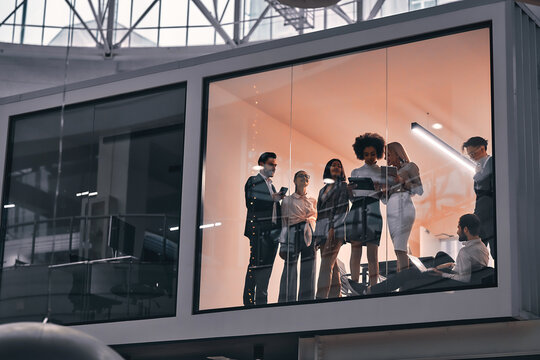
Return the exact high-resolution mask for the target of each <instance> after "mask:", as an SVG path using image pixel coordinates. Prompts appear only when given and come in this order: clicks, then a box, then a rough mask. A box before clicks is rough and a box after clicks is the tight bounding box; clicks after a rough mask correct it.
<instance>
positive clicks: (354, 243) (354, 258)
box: [346, 133, 385, 285]
mask: <svg viewBox="0 0 540 360" xmlns="http://www.w3.org/2000/svg"><path fill="white" fill-rule="evenodd" d="M384 144H385V143H384V139H383V137H382V136H381V135H379V134H376V133H365V134H364V135H360V136H358V137H357V138H356V141H355V143H354V144H353V149H354V153H355V154H356V157H357V158H358V160H363V161H364V165H363V166H362V167H359V168H357V169H354V170H353V171H352V173H351V178H350V182H351V183H350V184H349V187H348V188H349V195H350V197H351V201H352V203H353V204H352V207H351V210H350V211H349V214H348V215H347V219H346V236H347V242H350V243H351V260H350V267H351V279H352V280H353V281H355V282H358V281H359V280H360V260H361V258H362V246H366V247H367V258H368V272H369V284H370V285H375V284H377V280H378V277H379V259H378V252H379V243H380V240H381V232H382V223H383V221H382V216H381V209H380V204H379V200H380V198H381V191H380V190H381V168H380V167H379V165H377V160H378V159H380V158H382V157H383V155H384Z"/></svg>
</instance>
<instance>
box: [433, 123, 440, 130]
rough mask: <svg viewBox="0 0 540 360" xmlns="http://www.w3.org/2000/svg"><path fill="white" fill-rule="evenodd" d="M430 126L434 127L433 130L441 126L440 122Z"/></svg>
mask: <svg viewBox="0 0 540 360" xmlns="http://www.w3.org/2000/svg"><path fill="white" fill-rule="evenodd" d="M431 127H432V128H434V129H435V130H441V129H442V128H443V126H442V124H439V123H435V124H433V125H431Z"/></svg>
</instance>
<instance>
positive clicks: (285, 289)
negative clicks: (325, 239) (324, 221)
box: [278, 223, 315, 302]
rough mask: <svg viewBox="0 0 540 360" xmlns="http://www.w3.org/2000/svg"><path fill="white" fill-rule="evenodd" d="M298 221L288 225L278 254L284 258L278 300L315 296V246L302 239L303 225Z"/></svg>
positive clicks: (310, 298)
mask: <svg viewBox="0 0 540 360" xmlns="http://www.w3.org/2000/svg"><path fill="white" fill-rule="evenodd" d="M305 226H306V223H300V224H296V225H293V226H290V227H289V232H288V236H287V244H282V245H281V246H282V248H281V249H280V256H281V257H282V258H283V259H284V260H285V264H284V266H283V273H282V274H281V281H280V283H279V298H278V301H279V302H288V301H296V294H297V292H298V300H313V298H314V296H315V247H314V244H313V242H312V243H311V245H310V246H307V245H306V242H305V240H304V227H305ZM300 257H301V260H300V289H299V290H297V289H298V286H297V278H298V259H299V258H300Z"/></svg>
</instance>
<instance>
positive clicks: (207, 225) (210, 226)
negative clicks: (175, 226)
mask: <svg viewBox="0 0 540 360" xmlns="http://www.w3.org/2000/svg"><path fill="white" fill-rule="evenodd" d="M214 226H216V225H215V224H205V225H201V226H199V229H208V228H212V227H214Z"/></svg>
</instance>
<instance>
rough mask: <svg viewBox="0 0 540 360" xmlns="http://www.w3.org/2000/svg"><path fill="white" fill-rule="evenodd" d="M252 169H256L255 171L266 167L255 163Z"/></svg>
mask: <svg viewBox="0 0 540 360" xmlns="http://www.w3.org/2000/svg"><path fill="white" fill-rule="evenodd" d="M252 169H253V170H255V171H261V170H262V169H264V166H261V165H255V166H254V167H253V168H252Z"/></svg>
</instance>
